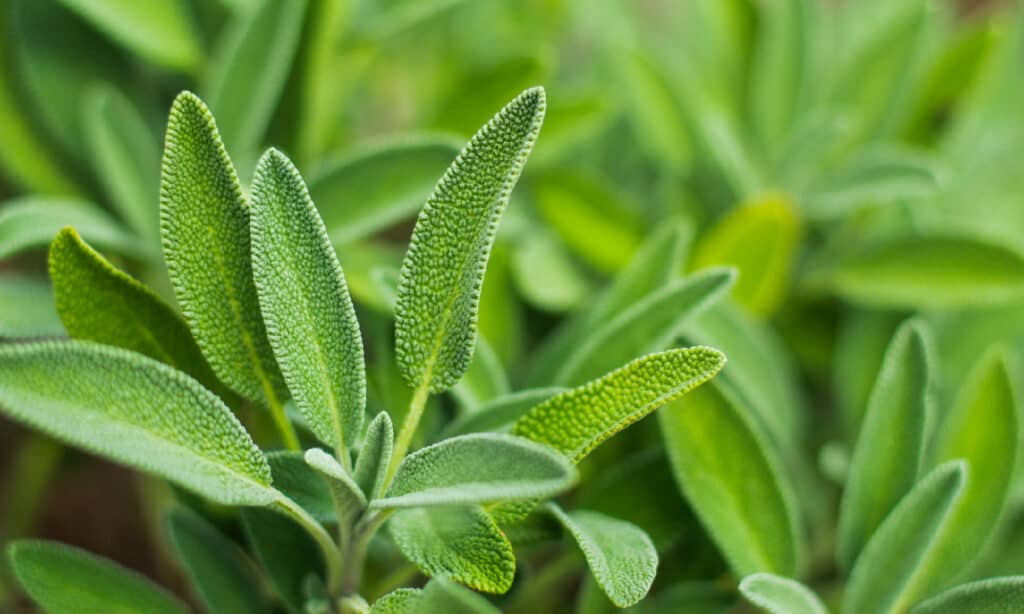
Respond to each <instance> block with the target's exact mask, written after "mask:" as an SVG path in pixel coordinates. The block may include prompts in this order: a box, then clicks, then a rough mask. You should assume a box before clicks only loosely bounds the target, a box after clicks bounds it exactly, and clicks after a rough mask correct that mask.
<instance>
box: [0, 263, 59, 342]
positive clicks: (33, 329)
mask: <svg viewBox="0 0 1024 614" xmlns="http://www.w3.org/2000/svg"><path fill="white" fill-rule="evenodd" d="M62 334H64V326H63V325H62V324H61V321H60V316H58V315H57V310H56V309H54V306H53V290H51V289H50V284H49V283H47V282H46V280H45V279H35V278H32V277H27V276H22V275H11V274H4V275H0V338H3V339H12V338H13V339H18V338H25V337H55V336H58V335H62Z"/></svg>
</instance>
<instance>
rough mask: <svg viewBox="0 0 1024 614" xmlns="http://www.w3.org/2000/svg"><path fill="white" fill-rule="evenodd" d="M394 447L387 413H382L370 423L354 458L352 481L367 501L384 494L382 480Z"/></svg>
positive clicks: (393, 432) (392, 432)
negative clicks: (361, 445)
mask: <svg viewBox="0 0 1024 614" xmlns="http://www.w3.org/2000/svg"><path fill="white" fill-rule="evenodd" d="M394 447H395V429H394V427H393V426H392V425H391V417H390V416H388V412H386V411H382V412H380V413H379V414H377V417H376V418H374V419H373V421H372V422H370V426H368V427H367V428H366V436H365V437H364V438H363V447H362V448H360V449H359V456H358V457H357V458H356V468H355V472H354V473H353V474H352V479H354V480H355V482H356V484H358V485H359V488H360V489H361V490H362V491H363V493H365V494H366V498H367V499H370V500H372V499H376V498H377V497H379V496H381V495H383V494H384V480H385V476H386V475H387V471H388V464H389V463H390V462H391V454H392V452H393V450H394Z"/></svg>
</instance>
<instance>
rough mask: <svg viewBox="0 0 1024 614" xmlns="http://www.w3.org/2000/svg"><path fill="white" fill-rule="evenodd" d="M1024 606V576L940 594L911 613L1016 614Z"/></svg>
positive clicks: (975, 583) (979, 583) (965, 585)
mask: <svg viewBox="0 0 1024 614" xmlns="http://www.w3.org/2000/svg"><path fill="white" fill-rule="evenodd" d="M1022 603H1024V576H1009V577H1006V578H991V579H988V580H979V581H977V582H971V583H970V584H962V585H960V586H958V587H956V588H952V589H950V590H948V591H945V592H943V593H940V594H938V595H936V596H934V597H932V598H931V599H928V600H927V601H922V602H921V603H919V604H917V605H916V606H914V608H913V609H912V610H911V611H910V612H911V614H943V613H945V612H964V613H968V612H969V613H970V614H1014V612H1019V611H1020V606H1021V604H1022Z"/></svg>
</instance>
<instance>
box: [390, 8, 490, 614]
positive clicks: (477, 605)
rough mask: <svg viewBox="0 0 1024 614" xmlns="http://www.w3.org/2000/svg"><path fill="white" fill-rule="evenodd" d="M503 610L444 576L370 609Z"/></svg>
mask: <svg viewBox="0 0 1024 614" xmlns="http://www.w3.org/2000/svg"><path fill="white" fill-rule="evenodd" d="M449 1H450V0H449ZM500 611H501V610H499V609H498V608H496V607H494V606H493V605H491V603H490V602H489V601H487V599H485V598H484V597H482V596H480V595H477V594H476V593H474V592H472V591H470V590H468V589H465V588H462V587H461V586H459V585H458V584H454V583H453V582H450V581H448V580H444V579H442V578H437V579H434V580H431V581H430V582H427V585H426V586H425V587H424V588H423V589H422V590H420V589H414V588H400V589H398V590H395V591H392V592H390V593H388V594H387V595H384V596H383V597H381V598H380V599H378V600H377V601H376V602H375V603H374V604H373V608H372V609H371V610H370V612H371V613H372V614H418V613H419V612H445V613H446V614H499V612H500Z"/></svg>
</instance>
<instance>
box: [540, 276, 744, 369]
mask: <svg viewBox="0 0 1024 614" xmlns="http://www.w3.org/2000/svg"><path fill="white" fill-rule="evenodd" d="M735 279H736V273H735V271H733V270H732V269H712V270H710V271H706V272H701V273H697V274H695V275H691V276H689V277H687V278H685V279H680V280H677V281H675V282H672V283H670V284H668V285H666V286H665V287H664V288H661V289H660V290H657V291H655V292H652V293H651V294H650V295H648V296H647V297H645V298H644V299H643V300H641V301H639V302H637V303H636V304H634V305H633V306H631V307H630V308H629V309H627V310H626V311H623V312H622V313H621V314H619V315H617V316H616V317H615V318H614V319H612V320H611V321H610V322H608V323H607V324H604V325H603V326H601V327H599V328H597V329H596V330H594V331H593V332H592V333H591V334H590V336H589V338H588V339H586V341H584V342H582V343H581V344H580V346H579V349H578V350H577V351H576V352H575V353H574V354H573V355H572V356H571V357H570V358H569V359H568V360H567V361H566V362H565V364H564V365H563V366H562V368H561V370H560V371H559V373H558V375H557V376H556V377H555V383H557V384H560V385H578V384H581V383H583V382H586V381H589V380H592V379H595V378H597V377H600V376H601V375H603V374H605V373H608V372H610V371H611V370H613V369H615V368H616V367H618V366H619V365H622V364H625V363H626V362H628V361H629V360H630V359H631V358H633V357H635V356H643V355H644V354H648V353H650V352H656V351H659V350H663V349H665V348H666V347H668V346H670V345H672V344H673V342H675V340H676V339H677V338H678V337H679V335H680V334H682V332H683V329H684V327H685V326H686V324H687V322H689V320H690V319H691V318H693V317H695V316H697V315H698V314H700V313H701V312H702V311H704V310H705V309H707V308H708V307H710V306H711V305H713V304H714V302H715V301H717V300H718V299H719V298H720V297H721V296H722V295H723V294H725V293H726V292H727V291H728V290H729V288H731V287H732V284H733V281H734V280H735Z"/></svg>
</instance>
